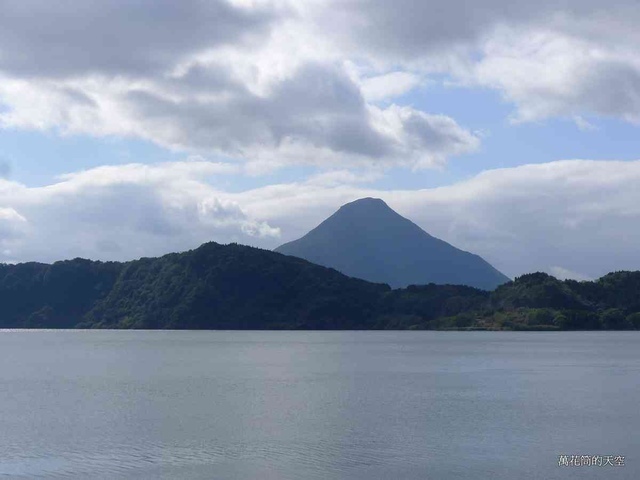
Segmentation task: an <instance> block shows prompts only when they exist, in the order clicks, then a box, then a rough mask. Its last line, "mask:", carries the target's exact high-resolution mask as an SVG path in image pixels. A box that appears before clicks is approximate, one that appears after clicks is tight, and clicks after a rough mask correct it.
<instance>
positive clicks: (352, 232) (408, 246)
mask: <svg viewBox="0 0 640 480" xmlns="http://www.w3.org/2000/svg"><path fill="white" fill-rule="evenodd" d="M275 251H276V252H279V253H283V254H285V255H292V256H295V257H300V258H304V259H305V260H308V261H310V262H313V263H317V264H319V265H323V266H326V267H332V268H335V269H336V270H338V271H340V272H342V273H344V274H345V275H349V276H351V277H356V278H361V279H364V280H368V281H371V282H378V283H387V284H389V285H390V286H391V287H393V288H401V287H406V286H408V285H422V284H428V283H436V284H454V285H468V286H472V287H476V288H482V289H485V290H493V289H494V288H496V287H497V286H498V285H501V284H503V283H505V282H508V281H509V278H508V277H506V276H505V275H503V274H502V273H500V272H499V271H498V270H496V269H495V268H494V267H492V266H491V265H490V264H489V263H487V262H486V261H485V260H483V259H482V258H481V257H479V256H478V255H474V254H472V253H469V252H465V251H463V250H460V249H458V248H456V247H454V246H452V245H450V244H448V243H447V242H445V241H443V240H440V239H438V238H435V237H433V236H431V235H429V234H428V233H427V232H425V231H424V230H422V229H421V228H420V227H418V226H417V225H416V224H415V223H413V222H411V221H410V220H408V219H406V218H404V217H402V216H401V215H399V214H398V213H396V212H395V211H394V210H392V209H391V208H390V207H389V206H388V205H387V204H386V203H385V202H384V201H382V200H380V199H378V198H362V199H360V200H356V201H355V202H351V203H347V204H346V205H343V206H342V207H340V209H339V210H338V211H337V212H336V213H334V214H333V215H331V216H330V217H329V218H327V219H326V220H325V221H324V222H322V223H321V224H320V225H318V226H317V227H316V228H314V229H313V230H311V231H310V232H309V233H307V234H306V235H305V236H304V237H302V238H300V239H298V240H294V241H292V242H289V243H285V244H284V245H281V246H280V247H278V248H276V250H275Z"/></svg>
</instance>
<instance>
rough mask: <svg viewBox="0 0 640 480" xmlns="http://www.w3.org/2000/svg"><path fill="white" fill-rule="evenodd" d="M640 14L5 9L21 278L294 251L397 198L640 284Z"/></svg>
mask: <svg viewBox="0 0 640 480" xmlns="http://www.w3.org/2000/svg"><path fill="white" fill-rule="evenodd" d="M638 22H640V4H638V2H637V1H636V0H609V1H606V2H605V1H602V0H556V1H548V0H540V1H537V2H531V1H530V0H527V1H524V0H484V1H482V2H479V1H475V0H447V1H446V2H443V1H422V0H395V1H393V2H389V1H387V0H369V1H364V0H362V1H361V0H341V1H334V0H295V1H289V0H181V1H180V2H175V1H173V0H128V1H126V2H125V1H120V0H86V1H83V2H77V1H74V0H61V1H58V2H51V1H48V0H0V262H5V263H14V262H25V261H40V262H52V261H55V260H61V259H70V258H75V257H84V258H91V259H95V260H130V259H135V258H140V257H144V256H157V255H162V254H165V253H169V252H174V251H183V250H188V249H192V248H196V247H197V246H199V245H200V244H202V243H204V242H207V241H216V242H220V243H229V242H238V243H243V244H247V245H253V246H257V247H261V248H267V249H272V248H275V247H276V246H278V245H280V244H282V243H284V242H287V241H290V240H293V239H295V238H298V237H300V236H302V235H303V234H305V233H306V232H307V231H308V230H310V229H311V228H313V227H315V226H316V225H318V224H319V223H320V222H321V221H322V220H324V219H325V218H326V217H327V216H329V215H330V214H332V213H333V212H334V211H335V210H336V209H337V208H339V207H340V206H341V205H342V204H344V203H347V202H349V201H352V200H355V199H357V198H361V197H365V196H368V197H377V198H382V199H383V200H385V201H386V202H387V203H388V204H389V206H391V207H392V208H393V209H395V210H396V211H398V212H399V213H400V214H402V215H404V216H406V217H407V218H409V219H411V220H412V221H414V222H415V223H417V224H418V225H419V226H420V227H422V228H423V229H425V230H426V231H427V232H429V233H430V234H432V235H434V236H436V237H439V238H441V239H443V240H445V241H447V242H449V243H451V244H453V245H454V246H456V247H458V248H461V249H464V250H468V251H471V252H474V253H477V254H479V255H481V256H482V257H484V258H485V259H486V260H487V261H489V262H490V263H491V264H493V265H494V266H495V267H496V268H498V269H499V270H501V271H502V272H503V273H505V274H506V275H508V276H510V277H515V276H518V275H522V274H524V273H528V272H534V271H544V272H547V273H550V274H553V275H555V276H557V277H559V278H575V279H579V280H583V279H595V278H598V277H600V276H602V275H604V274H606V273H608V272H611V271H616V270H640V250H639V249H638V245H639V244H640V188H639V187H638V185H640V154H639V153H638V147H639V146H640V142H639V139H640V135H639V134H640V51H639V50H638V48H637V45H638V44H639V43H640V30H638V28H637V25H638Z"/></svg>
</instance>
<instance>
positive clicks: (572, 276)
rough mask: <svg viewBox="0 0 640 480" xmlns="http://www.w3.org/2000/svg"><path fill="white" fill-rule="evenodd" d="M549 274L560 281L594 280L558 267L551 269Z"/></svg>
mask: <svg viewBox="0 0 640 480" xmlns="http://www.w3.org/2000/svg"><path fill="white" fill-rule="evenodd" d="M549 273H550V274H551V275H553V276H554V277H556V278H557V279H559V280H578V281H587V280H593V278H590V277H588V276H587V275H583V274H581V273H578V272H572V271H571V270H567V269H566V268H563V267H558V266H553V267H550V268H549Z"/></svg>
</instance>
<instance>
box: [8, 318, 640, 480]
mask: <svg viewBox="0 0 640 480" xmlns="http://www.w3.org/2000/svg"><path fill="white" fill-rule="evenodd" d="M639 333H640V332H539V333H538V332H526V333H524V332H522V333H521V332H256V331H254V332H228V331H184V332H182V331H180V332H179V331H42V330H40V331H7V330H5V331H0V360H1V361H0V382H1V387H0V418H1V423H0V432H1V435H0V477H7V478H38V477H41V478H81V479H93V478H96V479H102V478H104V479H113V478H124V479H157V478H167V479H178V478H180V479H182V478H184V479H190V478H193V479H223V480H226V479H261V480H263V479H264V480H270V479H278V480H279V479H296V480H297V479H318V480H320V479H322V480H333V479H335V480H337V479H357V480H360V479H362V480H377V479H380V480H382V479H385V480H388V479H398V480H400V479H403V480H404V479H408V480H418V479H420V480H425V479H436V480H447V479H469V480H471V479H473V480H481V479H505V480H506V479H509V480H512V479H516V478H526V479H541V480H553V479H578V478H580V479H591V478H593V479H595V478H599V479H600V478H607V479H609V478H613V479H637V478H640V387H639V385H640V348H639V347H640V334H639ZM559 455H567V456H568V457H569V458H570V457H571V455H590V456H594V455H595V456H607V455H611V456H612V457H610V458H609V460H613V457H614V456H619V457H621V456H624V457H625V458H624V466H611V465H607V466H569V467H567V466H559V465H558V464H559V460H560V458H559ZM605 458H606V457H605ZM619 460H620V459H619V458H618V461H619ZM604 463H607V462H606V461H605V462H604ZM618 463H619V462H618Z"/></svg>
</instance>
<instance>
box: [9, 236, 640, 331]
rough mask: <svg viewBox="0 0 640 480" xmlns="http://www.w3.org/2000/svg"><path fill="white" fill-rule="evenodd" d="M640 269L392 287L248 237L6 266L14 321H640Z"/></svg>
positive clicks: (133, 324)
mask: <svg viewBox="0 0 640 480" xmlns="http://www.w3.org/2000/svg"><path fill="white" fill-rule="evenodd" d="M639 294H640V273H639V272H616V273H612V274H609V275H606V276H604V277H602V278H601V279H599V280H597V281H595V282H575V281H564V282H562V281H559V280H557V279H555V278H553V277H551V276H549V275H546V274H543V273H533V274H529V275H523V276H521V277H519V278H517V279H516V280H515V281H512V282H509V283H507V284H505V285H502V286H500V287H499V288H498V289H496V290H495V291H493V292H487V291H485V290H479V289H476V288H472V287H466V286H461V285H435V284H428V285H421V286H415V285H412V286H409V287H407V288H404V289H397V290H391V288H390V287H389V286H387V285H384V284H375V283H369V282H366V281H364V280H358V279H355V278H350V277H347V276H345V275H342V274H341V273H339V272H338V271H336V270H333V269H330V268H325V267H321V266H318V265H314V264H312V263H309V262H307V261H305V260H302V259H299V258H295V257H290V256H286V255H281V254H279V253H274V252H270V251H266V250H261V249H257V248H251V247H246V246H242V245H237V244H231V245H218V244H216V243H208V244H205V245H202V246H201V247H200V248H198V249H196V250H192V251H189V252H184V253H180V254H170V255H166V256H164V257H161V258H143V259H141V260H137V261H134V262H128V263H114V262H109V263H103V262H91V261H89V260H82V259H75V260H70V261H64V262H57V263H54V264H53V265H44V264H39V263H26V264H20V265H0V305H1V314H0V327H2V328H72V327H84V328H149V329H157V328H174V329H455V330H478V329H484V330H600V329H607V330H630V329H635V330H639V329H640V300H639Z"/></svg>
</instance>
